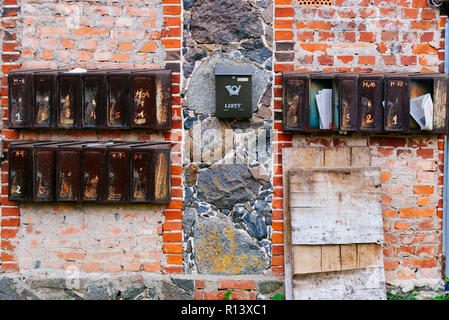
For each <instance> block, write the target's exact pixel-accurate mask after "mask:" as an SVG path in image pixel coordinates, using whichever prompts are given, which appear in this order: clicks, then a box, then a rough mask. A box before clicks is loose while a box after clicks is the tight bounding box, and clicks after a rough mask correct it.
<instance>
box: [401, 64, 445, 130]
mask: <svg viewBox="0 0 449 320" xmlns="http://www.w3.org/2000/svg"><path fill="white" fill-rule="evenodd" d="M409 78H410V99H413V98H416V97H419V96H422V95H425V94H427V93H429V94H430V96H431V98H432V103H433V124H432V127H433V128H432V130H431V131H424V130H421V128H420V126H419V125H418V123H417V122H416V121H415V120H414V119H413V117H411V116H410V118H409V119H410V124H409V130H408V131H409V132H421V133H423V132H432V133H441V134H447V133H448V121H449V114H448V111H449V108H448V103H449V96H448V95H449V76H448V75H447V74H446V73H412V74H410V75H409Z"/></svg>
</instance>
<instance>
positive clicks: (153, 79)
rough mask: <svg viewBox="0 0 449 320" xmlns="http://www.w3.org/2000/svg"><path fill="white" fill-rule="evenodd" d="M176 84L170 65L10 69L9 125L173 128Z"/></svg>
mask: <svg viewBox="0 0 449 320" xmlns="http://www.w3.org/2000/svg"><path fill="white" fill-rule="evenodd" d="M80 71H81V72H80ZM171 83H172V78H171V70H169V69H131V70H125V69H113V70H101V69H93V70H82V69H71V70H66V69H58V70H17V71H11V72H10V73H9V74H8V98H9V99H8V103H9V105H8V122H9V127H10V128H14V129H20V128H60V129H80V128H92V129H97V128H98V129H100V128H115V129H126V128H129V129H134V128H135V129H139V128H140V129H161V130H162V129H171Z"/></svg>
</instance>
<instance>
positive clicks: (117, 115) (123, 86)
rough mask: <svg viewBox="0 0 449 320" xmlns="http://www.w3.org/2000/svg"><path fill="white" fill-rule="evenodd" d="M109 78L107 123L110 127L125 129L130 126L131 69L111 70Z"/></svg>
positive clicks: (107, 76)
mask: <svg viewBox="0 0 449 320" xmlns="http://www.w3.org/2000/svg"><path fill="white" fill-rule="evenodd" d="M106 79H107V95H108V98H107V111H106V124H107V127H108V128H120V129H124V128H126V127H127V126H128V121H127V115H128V114H129V101H130V99H131V96H130V73H129V71H122V70H116V71H110V72H108V73H107V75H106Z"/></svg>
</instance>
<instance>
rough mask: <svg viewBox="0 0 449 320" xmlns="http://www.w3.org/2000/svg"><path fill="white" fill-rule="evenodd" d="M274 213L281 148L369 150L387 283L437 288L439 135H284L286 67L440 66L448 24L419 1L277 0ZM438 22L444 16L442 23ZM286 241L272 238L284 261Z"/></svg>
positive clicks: (400, 68)
mask: <svg viewBox="0 0 449 320" xmlns="http://www.w3.org/2000/svg"><path fill="white" fill-rule="evenodd" d="M274 10H275V21H274V28H275V64H274V71H275V86H274V94H275V98H274V104H275V107H274V108H275V125H274V127H275V133H274V139H275V141H274V150H275V151H274V152H275V153H274V159H275V160H274V166H275V169H274V171H275V176H274V186H275V189H274V198H273V220H275V219H276V218H275V215H276V216H277V217H278V219H279V220H280V221H282V196H283V191H284V190H283V188H282V167H281V163H282V162H281V154H282V148H283V147H291V146H321V147H327V146H341V145H348V146H369V147H370V150H371V164H372V165H375V166H379V167H381V168H382V193H383V197H382V204H383V217H384V230H385V240H384V260H385V263H384V265H385V272H386V280H387V281H388V282H389V283H391V284H393V285H398V286H399V285H402V286H403V287H406V288H410V287H413V286H414V285H416V286H423V285H424V284H429V285H435V284H436V283H437V282H440V281H441V278H442V264H443V259H442V258H443V257H442V252H441V241H442V234H441V225H442V220H441V219H442V179H443V161H444V159H443V139H444V136H437V135H430V136H429V135H426V136H424V135H413V136H400V135H388V136H385V135H384V136H382V135H370V134H348V135H330V136H329V135H322V136H318V135H315V136H313V135H312V136H306V135H301V134H284V133H283V132H282V121H281V119H282V117H281V112H282V76H281V72H283V71H304V70H309V71H310V70H324V71H421V72H426V71H442V68H443V65H442V61H443V60H444V53H443V50H444V43H443V41H442V39H441V34H442V32H441V30H442V26H444V20H443V19H440V17H439V10H438V9H434V8H431V7H429V6H428V5H427V1H424V0H422V1H421V0H412V1H406V0H399V1H378V0H372V1H370V0H336V1H335V5H334V6H332V7H325V6H323V7H319V8H310V7H301V6H299V5H297V4H296V1H294V0H275V9H274ZM440 20H441V21H440ZM282 245H283V240H282V238H281V239H280V241H279V243H278V244H276V243H275V241H273V252H275V248H276V247H278V248H279V249H278V250H277V252H278V256H277V257H276V256H275V255H274V256H273V259H275V258H277V261H278V262H279V264H280V265H282V264H283V259H282V258H283V250H282Z"/></svg>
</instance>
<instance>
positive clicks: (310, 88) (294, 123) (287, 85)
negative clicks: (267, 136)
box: [283, 72, 340, 132]
mask: <svg viewBox="0 0 449 320" xmlns="http://www.w3.org/2000/svg"><path fill="white" fill-rule="evenodd" d="M283 83H284V86H283V90H284V91H283V127H284V130H285V131H301V132H326V131H333V130H335V129H336V128H337V127H338V125H339V122H340V119H339V116H338V115H339V111H338V100H339V91H338V86H337V79H336V78H335V74H334V73H330V72H296V73H287V74H284V76H283Z"/></svg>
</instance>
